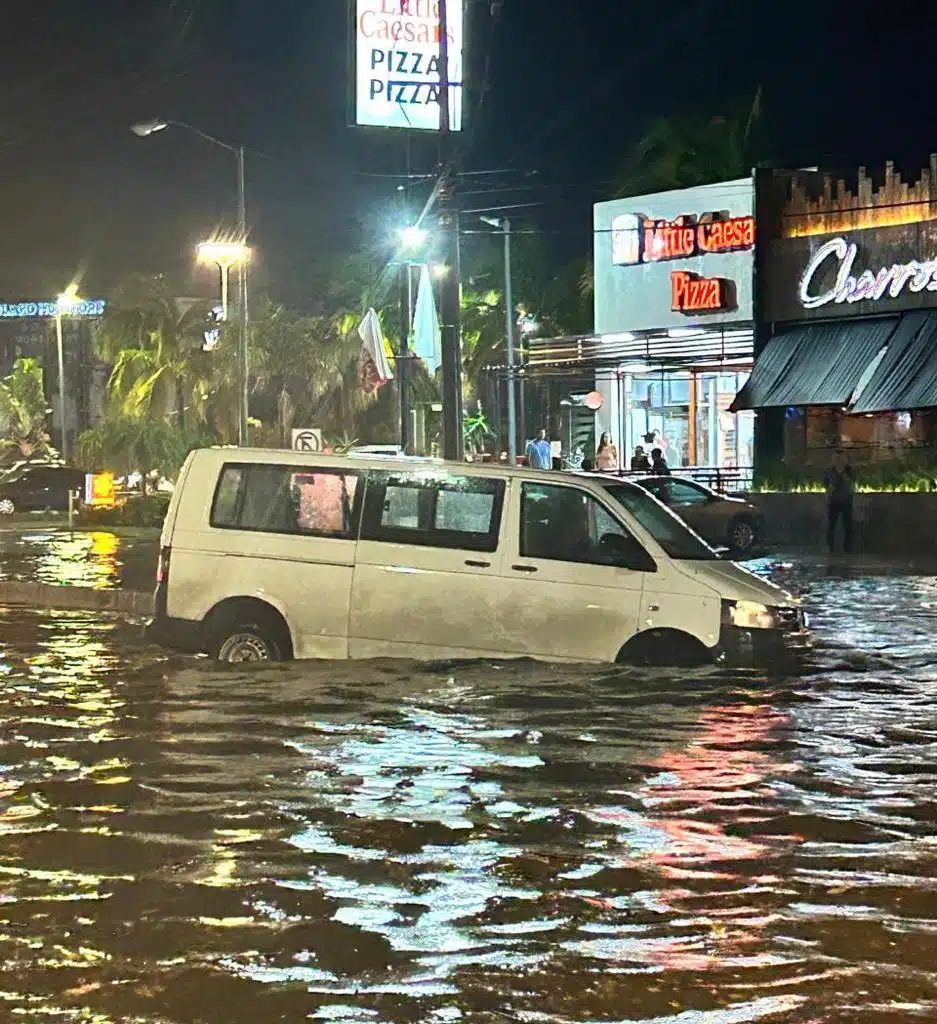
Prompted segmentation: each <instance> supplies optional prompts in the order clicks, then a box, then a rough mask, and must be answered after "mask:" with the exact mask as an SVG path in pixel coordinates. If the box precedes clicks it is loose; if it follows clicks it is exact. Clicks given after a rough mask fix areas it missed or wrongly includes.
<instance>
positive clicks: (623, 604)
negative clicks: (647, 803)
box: [150, 448, 805, 663]
mask: <svg viewBox="0 0 937 1024" xmlns="http://www.w3.org/2000/svg"><path fill="white" fill-rule="evenodd" d="M157 581H158V583H157V590H156V615H155V618H154V620H153V622H152V623H151V627H150V635H151V636H152V637H153V639H155V640H157V641H158V642H162V643H165V644H167V645H168V646H173V647H177V648H180V649H185V650H191V651H203V652H207V653H209V654H211V655H213V656H214V657H215V658H217V659H219V660H221V661H229V662H237V661H249V660H286V659H289V658H376V657H400V658H422V659H459V658H541V659H548V660H551V661H569V662H614V661H619V660H622V661H624V660H636V661H639V662H643V663H659V662H664V663H674V662H693V661H699V660H703V659H705V658H712V657H713V656H715V655H717V654H719V653H721V652H724V651H735V650H744V651H751V650H754V651H755V653H758V652H760V651H761V649H763V648H765V647H774V646H776V645H779V644H781V643H782V642H783V640H784V638H785V637H787V636H789V635H790V634H803V631H804V626H805V622H804V615H803V612H802V611H801V609H800V606H799V604H798V602H797V601H796V600H795V599H794V598H792V597H791V596H790V595H789V594H787V593H785V592H784V591H782V590H781V589H780V588H778V587H776V586H774V585H773V584H771V583H768V582H765V581H764V580H761V579H759V578H758V577H756V576H754V575H752V574H751V573H749V572H748V571H747V570H745V569H743V568H741V567H740V566H736V565H733V564H732V563H729V562H725V561H722V560H721V559H720V558H719V557H718V555H716V553H715V552H714V551H713V550H712V549H711V548H710V547H708V546H707V545H706V544H705V542H704V541H702V540H701V539H700V538H699V537H698V536H697V535H696V534H695V533H693V532H692V531H691V530H690V529H689V528H688V527H687V526H686V525H685V524H684V523H683V522H682V520H680V519H678V518H677V517H676V516H675V515H674V514H673V513H672V512H670V511H669V510H668V509H667V508H666V507H665V506H664V505H662V504H661V503H660V502H658V501H657V499H656V498H653V497H652V496H651V495H649V494H648V493H647V492H646V491H644V490H642V489H641V488H639V487H637V486H635V485H634V484H631V483H629V482H628V481H626V480H618V479H613V478H612V479H610V478H608V477H602V476H599V475H576V476H571V475H565V474H560V473H550V472H539V471H534V470H526V469H513V468H508V467H502V466H496V465H484V464H475V465H468V464H462V463H458V464H457V463H443V462H429V461H426V462H423V461H420V460H413V459H400V460H389V459H387V458H382V457H380V456H378V457H377V458H374V459H367V458H363V457H361V456H357V457H354V458H340V457H337V456H329V455H314V454H305V453H299V452H287V451H271V450H248V449H232V448H213V449H203V450H200V451H195V452H193V453H192V454H191V455H190V456H189V458H188V460H187V461H186V463H185V465H184V467H183V469H182V471H181V474H180V476H179V482H178V484H177V486H176V489H175V492H174V494H173V498H172V501H171V503H170V505H169V511H168V514H167V516H166V521H165V524H164V526H163V534H162V542H161V554H160V561H159V569H158V574H157Z"/></svg>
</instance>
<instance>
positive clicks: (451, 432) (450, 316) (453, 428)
mask: <svg viewBox="0 0 937 1024" xmlns="http://www.w3.org/2000/svg"><path fill="white" fill-rule="evenodd" d="M439 138H440V157H441V160H440V162H441V164H442V169H441V172H440V180H439V205H438V220H437V223H438V226H439V234H440V237H441V238H442V239H444V243H443V252H444V253H445V266H446V273H445V274H444V275H443V278H442V283H441V287H440V303H439V305H440V312H441V314H442V316H441V318H442V324H441V331H442V339H441V340H442V408H443V455H444V457H445V458H447V459H451V460H454V461H457V462H462V461H463V460H464V458H465V445H464V438H463V433H462V431H463V426H462V323H461V308H460V300H461V294H460V293H461V287H462V286H461V273H460V266H459V212H458V206H457V204H456V197H455V174H454V173H453V166H452V126H451V124H450V121H449V20H448V14H447V10H446V0H439Z"/></svg>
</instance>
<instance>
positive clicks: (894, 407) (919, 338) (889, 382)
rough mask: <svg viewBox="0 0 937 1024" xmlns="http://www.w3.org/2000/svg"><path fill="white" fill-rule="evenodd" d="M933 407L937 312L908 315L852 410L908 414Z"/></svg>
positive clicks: (936, 380)
mask: <svg viewBox="0 0 937 1024" xmlns="http://www.w3.org/2000/svg"><path fill="white" fill-rule="evenodd" d="M931 406H937V313H934V312H924V311H920V312H914V313H905V314H904V316H902V318H901V322H900V323H899V324H898V327H897V329H896V330H895V332H894V334H893V335H892V338H891V340H890V341H889V343H888V351H887V352H886V353H885V356H884V358H883V359H882V361H881V362H880V363H879V365H878V366H877V367H876V368H875V372H874V373H873V374H872V376H871V378H870V380H869V382H868V383H867V384H866V385H865V387H863V388H862V390H861V392H860V393H859V397H858V398H857V400H856V403H855V405H854V406H853V407H852V408H851V409H850V410H849V411H850V412H855V413H862V412H906V411H908V410H910V409H926V408H928V407H931Z"/></svg>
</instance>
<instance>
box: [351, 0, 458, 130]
mask: <svg viewBox="0 0 937 1024" xmlns="http://www.w3.org/2000/svg"><path fill="white" fill-rule="evenodd" d="M462 2H463V0H448V3H447V4H446V21H447V27H448V31H447V32H446V36H447V39H448V41H449V83H450V88H449V119H450V128H451V129H452V130H453V131H459V130H460V129H461V128H462V51H463V46H462ZM355 3H356V5H357V7H356V18H355V123H356V124H359V125H373V126H376V127H379V128H418V129H423V130H430V131H438V130H439V113H440V108H439V38H440V30H439V3H438V0H355Z"/></svg>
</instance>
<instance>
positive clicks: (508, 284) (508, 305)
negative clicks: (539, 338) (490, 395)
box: [501, 217, 517, 466]
mask: <svg viewBox="0 0 937 1024" xmlns="http://www.w3.org/2000/svg"><path fill="white" fill-rule="evenodd" d="M501 230H502V231H503V232H504V307H505V311H506V314H507V332H508V456H509V457H510V459H511V465H512V466H516V465H517V423H516V422H515V420H516V417H517V406H516V404H515V395H514V391H515V387H514V289H513V285H512V281H511V222H510V220H508V218H507V217H505V218H504V220H503V221H502V222H501Z"/></svg>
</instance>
